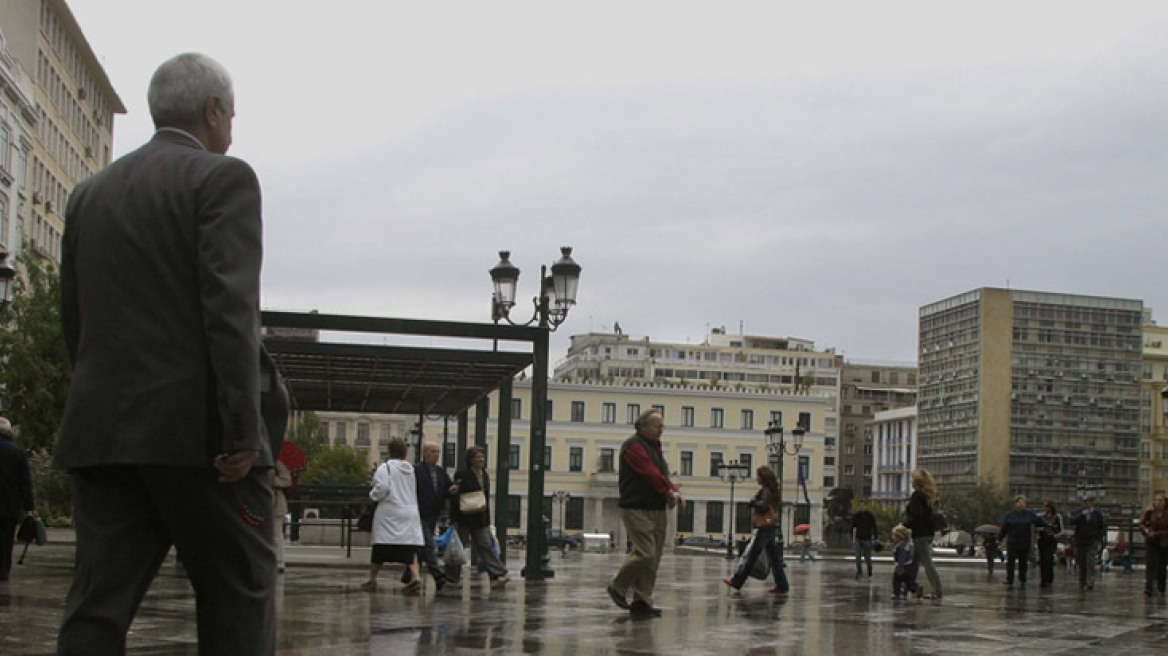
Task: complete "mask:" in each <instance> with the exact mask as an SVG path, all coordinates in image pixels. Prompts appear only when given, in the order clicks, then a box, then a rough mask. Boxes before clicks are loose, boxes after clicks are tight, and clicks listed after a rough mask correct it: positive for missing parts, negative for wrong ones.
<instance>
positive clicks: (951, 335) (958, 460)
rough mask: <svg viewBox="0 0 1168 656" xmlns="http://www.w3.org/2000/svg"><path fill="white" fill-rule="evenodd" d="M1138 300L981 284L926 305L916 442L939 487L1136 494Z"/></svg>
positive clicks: (1112, 501) (1112, 506)
mask: <svg viewBox="0 0 1168 656" xmlns="http://www.w3.org/2000/svg"><path fill="white" fill-rule="evenodd" d="M1142 316H1143V303H1142V301H1139V300H1132V299H1122V298H1103V297H1094V296H1080V295H1074V294H1058V293H1047V292H1036V291H1024V290H1012V289H994V288H981V289H976V290H973V291H970V292H966V293H964V294H961V295H958V296H954V297H952V298H948V299H944V300H941V301H938V302H936V303H932V304H929V305H926V306H924V307H922V308H921V309H920V374H919V402H918V415H919V428H918V431H919V453H918V455H917V462H918V463H919V464H920V465H921V466H923V467H925V468H926V469H929V470H930V471H931V472H933V473H934V474H935V475H936V476H937V479H938V482H939V483H940V485H941V486H942V487H946V486H961V485H971V484H974V483H977V482H993V483H995V484H998V485H1006V486H1008V487H1009V490H1010V492H1011V493H1013V494H1024V495H1026V496H1028V497H1031V498H1035V499H1044V498H1049V499H1054V500H1056V501H1058V502H1059V503H1062V504H1072V503H1075V502H1076V501H1077V498H1078V496H1077V492H1076V490H1077V487H1078V486H1079V485H1082V484H1089V485H1093V486H1102V487H1103V488H1104V489H1105V495H1106V496H1105V497H1104V498H1102V499H1099V500H1098V503H1099V504H1100V505H1102V506H1104V507H1105V508H1106V509H1108V510H1109V511H1112V512H1118V509H1119V507H1120V506H1121V504H1135V503H1136V501H1137V496H1138V485H1137V480H1138V476H1139V445H1140V424H1139V422H1140V393H1141V385H1140V374H1141V339H1142V334H1141V323H1142V321H1141V320H1142Z"/></svg>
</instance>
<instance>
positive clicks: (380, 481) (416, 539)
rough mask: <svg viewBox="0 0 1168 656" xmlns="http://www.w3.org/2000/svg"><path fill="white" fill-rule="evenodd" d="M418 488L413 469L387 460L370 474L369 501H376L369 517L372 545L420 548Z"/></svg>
mask: <svg viewBox="0 0 1168 656" xmlns="http://www.w3.org/2000/svg"><path fill="white" fill-rule="evenodd" d="M417 490H418V488H417V483H416V482H415V479H414V466H413V465H411V464H410V463H408V462H406V461H405V460H390V461H388V462H386V463H385V464H383V465H381V466H380V467H378V468H377V471H376V472H375V473H374V474H373V489H372V490H369V498H370V499H372V500H374V501H377V502H378V503H377V512H375V513H374V514H373V544H397V545H413V546H418V547H420V546H422V545H423V544H424V543H425V542H424V540H423V539H422V520H421V518H420V517H419V516H418V491H417Z"/></svg>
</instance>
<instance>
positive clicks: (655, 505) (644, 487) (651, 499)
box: [618, 435, 669, 510]
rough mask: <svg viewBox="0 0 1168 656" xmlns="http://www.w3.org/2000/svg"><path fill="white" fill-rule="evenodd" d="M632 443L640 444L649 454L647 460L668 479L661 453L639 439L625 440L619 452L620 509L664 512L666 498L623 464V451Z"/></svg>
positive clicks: (642, 439)
mask: <svg viewBox="0 0 1168 656" xmlns="http://www.w3.org/2000/svg"><path fill="white" fill-rule="evenodd" d="M633 442H640V443H641V445H642V446H644V447H645V450H646V451H648V452H649V459H650V460H652V461H653V464H654V465H657V469H659V470H661V475H662V476H664V477H665V479H666V480H668V479H669V467H668V466H667V465H666V464H665V459H664V458H662V457H661V453H660V452H659V451H658V450H657V449H655V448H654V447H653V443H652V442H650V441H649V440H647V439H645V438H643V437H641V436H640V435H634V436H632V437H630V438H629V439H627V440H625V443H624V444H623V445H621V450H620V474H619V477H618V481H619V484H620V503H619V504H618V505H619V506H620V507H621V508H639V509H641V510H665V502H666V500H667V499H666V497H665V496H664V495H662V494H661V493H660V492H658V491H657V490H655V489H653V485H652V484H651V483H649V481H647V480H645V479H644V478H641V477H640V476H639V475H638V474H637V472H636V471H634V470H633V468H632V467H629V466H628V465H626V464H625V451H627V450H628V448H629V446H630V445H632V444H633Z"/></svg>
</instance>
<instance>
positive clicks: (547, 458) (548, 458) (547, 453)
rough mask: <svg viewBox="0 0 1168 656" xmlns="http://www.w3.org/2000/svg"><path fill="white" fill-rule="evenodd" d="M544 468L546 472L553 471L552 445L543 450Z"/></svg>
mask: <svg viewBox="0 0 1168 656" xmlns="http://www.w3.org/2000/svg"><path fill="white" fill-rule="evenodd" d="M543 468H544V471H551V469H552V447H551V445H550V444H549V445H547V446H545V447H544V448H543Z"/></svg>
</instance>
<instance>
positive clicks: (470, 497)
mask: <svg viewBox="0 0 1168 656" xmlns="http://www.w3.org/2000/svg"><path fill="white" fill-rule="evenodd" d="M486 509H487V495H485V494H483V491H482V490H475V491H473V492H467V493H466V494H463V495H461V496H459V497H458V512H460V513H462V514H464V515H476V514H478V513H481V512H485V511H486Z"/></svg>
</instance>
